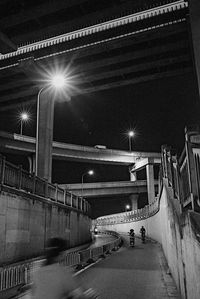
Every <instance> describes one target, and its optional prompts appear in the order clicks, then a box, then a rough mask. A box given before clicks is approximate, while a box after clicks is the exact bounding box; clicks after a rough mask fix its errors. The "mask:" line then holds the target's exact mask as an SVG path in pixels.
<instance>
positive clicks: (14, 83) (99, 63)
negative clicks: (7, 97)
mask: <svg viewBox="0 0 200 299" xmlns="http://www.w3.org/2000/svg"><path fill="white" fill-rule="evenodd" d="M187 47H188V44H187V42H186V41H185V40H182V41H175V42H174V43H170V44H166V45H161V46H160V47H159V46H155V47H154V48H148V49H143V50H136V51H135V52H130V53H126V55H123V53H121V54H119V55H116V56H112V57H110V56H111V55H110V54H109V56H108V58H107V57H106V58H103V59H101V58H99V59H98V60H96V61H92V62H88V63H85V64H81V65H78V64H76V60H75V61H74V63H73V65H75V67H77V69H78V71H79V73H80V72H89V71H91V70H93V71H95V69H96V68H97V67H104V66H108V65H112V64H115V63H116V62H117V63H121V62H126V61H129V60H133V58H134V59H138V58H146V57H151V56H153V57H154V56H155V55H156V56H158V55H160V54H164V53H166V52H169V51H180V52H181V51H182V50H184V49H187ZM188 50H189V49H188ZM122 51H123V50H122ZM153 57H152V59H153ZM36 68H37V67H35V69H36ZM30 83H32V82H30V80H25V77H24V76H23V75H22V76H20V78H19V80H18V79H15V80H12V78H11V80H10V82H6V84H5V83H4V82H3V83H2V84H1V82H0V91H6V90H9V89H14V88H17V87H19V86H24V87H25V88H26V87H27V88H28V87H29V86H31V84H30Z"/></svg>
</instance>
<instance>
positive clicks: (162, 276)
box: [20, 235, 180, 299]
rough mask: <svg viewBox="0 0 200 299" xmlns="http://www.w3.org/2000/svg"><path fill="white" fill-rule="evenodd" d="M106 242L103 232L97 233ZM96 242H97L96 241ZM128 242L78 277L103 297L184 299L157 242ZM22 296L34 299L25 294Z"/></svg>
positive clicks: (87, 286)
mask: <svg viewBox="0 0 200 299" xmlns="http://www.w3.org/2000/svg"><path fill="white" fill-rule="evenodd" d="M96 242H97V243H102V242H104V241H103V236H102V235H97V236H96ZM96 242H95V243H96ZM124 244H125V246H124V247H122V248H120V249H119V250H118V251H117V252H113V253H112V254H111V255H108V256H107V257H106V258H105V259H101V260H99V261H97V262H96V263H95V264H92V265H90V266H89V267H88V268H87V269H84V270H82V271H80V273H76V278H77V279H78V281H79V282H80V283H81V284H82V285H83V286H84V287H85V288H93V289H94V290H96V291H97V293H98V294H99V299H130V298H134V299H146V298H148V299H167V298H168V299H169V298H170V299H175V298H176V299H178V298H179V299H180V297H179V294H178V292H177V289H176V287H175V284H174V282H173V279H172V277H171V276H170V275H169V274H167V265H166V261H165V258H164V255H163V252H162V250H161V247H160V245H159V244H157V243H152V242H150V241H149V242H147V243H146V244H142V243H141V240H140V239H137V238H136V244H135V247H134V248H129V247H128V246H127V244H128V238H127V237H126V238H125V242H124ZM20 298H22V299H30V297H29V294H26V295H25V294H24V295H23V296H22V297H20Z"/></svg>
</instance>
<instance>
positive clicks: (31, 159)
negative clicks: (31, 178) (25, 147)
mask: <svg viewBox="0 0 200 299" xmlns="http://www.w3.org/2000/svg"><path fill="white" fill-rule="evenodd" d="M28 163H29V173H35V155H34V154H33V155H31V156H28Z"/></svg>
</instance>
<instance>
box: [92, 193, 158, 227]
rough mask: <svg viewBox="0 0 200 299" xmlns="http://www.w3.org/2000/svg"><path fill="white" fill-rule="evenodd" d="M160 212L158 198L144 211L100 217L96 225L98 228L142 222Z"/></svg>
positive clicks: (143, 209)
mask: <svg viewBox="0 0 200 299" xmlns="http://www.w3.org/2000/svg"><path fill="white" fill-rule="evenodd" d="M158 210H159V199H158V198H156V199H155V201H154V202H153V203H152V204H150V205H146V206H145V207H144V208H142V209H138V210H133V211H129V212H124V213H118V214H113V215H109V216H103V217H99V218H97V219H96V220H95V225H97V226H102V225H114V224H120V223H127V222H133V221H140V220H143V219H146V218H148V217H151V216H153V215H154V214H156V213H157V212H158Z"/></svg>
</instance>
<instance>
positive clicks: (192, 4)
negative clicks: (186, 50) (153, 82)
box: [189, 0, 200, 95]
mask: <svg viewBox="0 0 200 299" xmlns="http://www.w3.org/2000/svg"><path fill="white" fill-rule="evenodd" d="M189 16H190V26H191V39H192V46H193V59H194V67H195V70H196V76H197V82H198V90H199V95H200V1H199V0H190V1H189Z"/></svg>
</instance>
